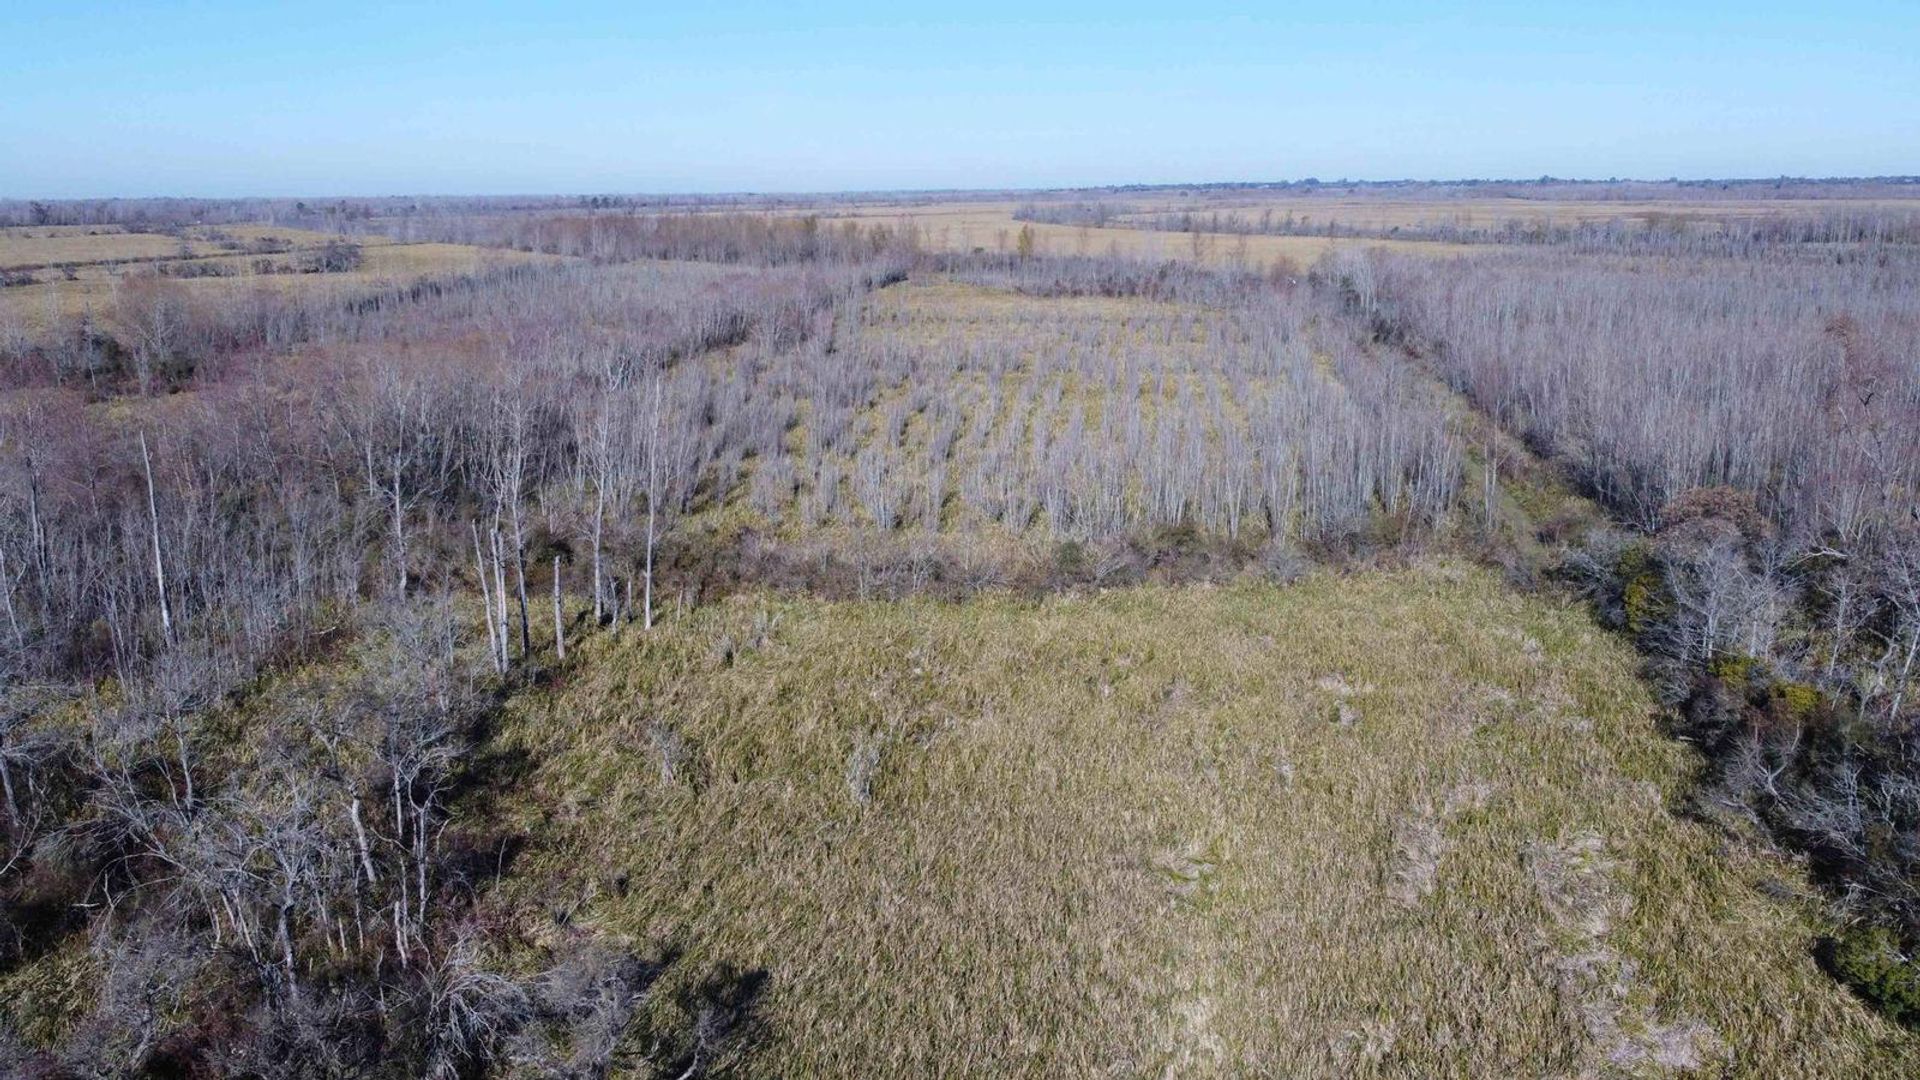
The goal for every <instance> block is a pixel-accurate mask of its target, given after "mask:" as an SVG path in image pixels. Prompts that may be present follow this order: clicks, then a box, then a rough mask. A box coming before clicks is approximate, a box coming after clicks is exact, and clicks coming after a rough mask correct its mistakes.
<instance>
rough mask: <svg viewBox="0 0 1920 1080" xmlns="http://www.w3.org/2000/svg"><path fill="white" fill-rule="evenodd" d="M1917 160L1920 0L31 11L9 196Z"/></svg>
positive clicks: (108, 7) (2, 183)
mask: <svg viewBox="0 0 1920 1080" xmlns="http://www.w3.org/2000/svg"><path fill="white" fill-rule="evenodd" d="M1916 172H1920V4H1916V2H1915V0H1901V2H1896V3H1844V2H1842V3H1832V4H1783V3H1770V2H1768V0H1751V2H1748V3H1738V4H1736V3H1687V2H1685V0H1671V2H1668V3H1661V4H1651V3H1618V4H1606V3H1599V2H1587V3H1560V2H1557V0H1536V2H1533V3H1483V4H1455V5H1443V4H1430V3H1427V4H1423V3H1365V2H1344V3H1343V2H1340V0H1331V2H1329V0H1321V2H1319V3H1313V4H1299V5H1289V4H1269V5H1250V6H1245V7H1237V8H1236V7H1227V6H1223V5H1216V4H1212V3H1208V2H1205V0H1197V2H1189V3H1179V4H1166V3H1158V4H1135V3H1131V2H1128V0H1109V2H1106V3H1098V4H1092V3H1089V4H1054V5H1043V4H1037V3H1032V4H1029V3H1001V2H998V0H984V2H975V3H965V2H963V3H959V4H953V5H943V6H937V7H927V8H924V9H917V8H916V6H914V5H908V4H900V3H890V4H867V3H835V2H830V0H829V2H822V3H812V4H809V3H805V2H800V3H779V4H755V3H729V2H725V0H713V2H705V3H700V2H695V3H675V4H649V3H645V2H624V3H616V2H604V3H599V2H596V3H574V4H555V5H545V6H536V5H530V4H485V3H474V4H464V5H457V4H450V3H449V4H409V3H386V4H363V3H357V2H352V0H343V2H337V3H254V4H241V3H227V2H210V3H119V4H101V3H88V2H61V0H10V2H7V3H4V4H0V196H14V197H23V196H31V197H46V196H54V197H89V196H101V195H114V194H118V195H150V194H204V195H249V194H287V195H328V194H382V193H522V192H607V191H630V192H632V191H655V192H659V191H703V192H704V191H819V190H842V189H874V188H936V187H989V186H991V187H1000V186H1018V187H1033V186H1057V185H1081V184H1107V183H1130V182H1182V181H1202V180H1229V179H1298V178H1302V177H1307V176H1317V177H1320V178H1322V179H1332V178H1336V177H1357V178H1371V179H1381V178H1398V177H1413V178H1421V179H1439V178H1455V177H1468V176H1501V177H1515V176H1538V175H1542V174H1549V173H1550V174H1553V175H1556V176H1577V177H1608V176H1635V177H1666V176H1681V177H1705V176H1773V175H1780V174H1793V175H1861V174H1888V173H1916Z"/></svg>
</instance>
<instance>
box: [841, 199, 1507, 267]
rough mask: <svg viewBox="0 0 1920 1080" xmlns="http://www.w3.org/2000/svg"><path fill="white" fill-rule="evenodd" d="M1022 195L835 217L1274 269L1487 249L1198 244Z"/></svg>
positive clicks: (959, 235)
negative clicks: (1031, 201) (1058, 218)
mask: <svg viewBox="0 0 1920 1080" xmlns="http://www.w3.org/2000/svg"><path fill="white" fill-rule="evenodd" d="M1019 205H1020V204H1019V203H1018V202H953V203H930V204H926V205H922V206H906V207H903V206H898V205H877V204H876V205H869V206H854V207H851V208H848V209H844V210H836V211H835V219H836V220H838V219H841V218H850V219H855V220H859V221H861V222H862V223H865V224H886V225H892V226H895V227H902V226H907V225H911V226H914V227H916V228H918V229H920V231H921V242H922V243H923V244H924V245H925V246H926V247H927V248H928V249H930V250H933V251H956V252H967V251H973V250H975V249H979V250H983V251H990V252H1009V253H1010V252H1012V251H1013V250H1014V249H1015V246H1016V244H1017V242H1018V239H1019V234H1020V229H1021V228H1022V227H1023V226H1030V227H1031V228H1032V229H1033V235H1034V251H1035V252H1036V253H1037V254H1041V255H1109V254H1118V255H1124V256H1127V257H1130V258H1140V259H1155V260H1158V259H1181V260H1191V259H1194V258H1196V256H1197V257H1198V259H1199V261H1201V262H1204V263H1207V264H1209V265H1214V266H1231V265H1241V266H1246V267H1249V268H1252V269H1258V270H1266V269H1269V268H1271V267H1272V266H1273V265H1274V263H1275V262H1276V260H1282V261H1284V263H1285V264H1289V265H1292V266H1296V267H1306V266H1309V265H1311V264H1312V263H1313V262H1315V261H1316V260H1318V259H1319V258H1320V257H1321V256H1323V255H1325V254H1326V253H1327V252H1329V251H1333V250H1336V249H1338V248H1348V247H1359V248H1387V249H1391V250H1396V251H1404V252H1412V253H1416V254H1426V255H1456V254H1464V253H1468V252H1472V251H1476V250H1479V249H1477V248H1473V247H1470V246H1466V245H1458V244H1434V243H1414V242H1410V241H1398V240H1371V239H1337V240H1335V239H1328V238H1326V237H1319V236H1233V235H1227V234H1221V233H1206V234H1203V235H1202V237H1201V240H1200V246H1199V249H1198V250H1197V251H1196V249H1195V245H1194V238H1193V236H1192V235H1191V234H1188V233H1182V232H1166V231H1161V230H1155V229H1131V228H1123V227H1109V228H1091V227H1081V226H1076V225H1051V224H1047V223H1044V222H1032V223H1028V222H1022V221H1016V220H1014V217H1013V212H1014V210H1015V209H1016V208H1017V207H1018V206H1019Z"/></svg>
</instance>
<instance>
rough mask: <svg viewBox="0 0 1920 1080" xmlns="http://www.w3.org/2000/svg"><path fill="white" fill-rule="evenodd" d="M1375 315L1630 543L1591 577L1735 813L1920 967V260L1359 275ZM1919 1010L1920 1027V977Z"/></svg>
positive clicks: (1778, 260) (1808, 256)
mask: <svg viewBox="0 0 1920 1080" xmlns="http://www.w3.org/2000/svg"><path fill="white" fill-rule="evenodd" d="M1345 281H1346V286H1347V288H1348V291H1349V296H1350V299H1351V301H1352V302H1353V303H1354V305H1355V306H1356V308H1357V309H1359V310H1360V312H1361V314H1362V315H1363V316H1364V317H1366V318H1368V319H1370V320H1371V321H1372V322H1373V323H1374V325H1375V328H1376V332H1377V334H1378V335H1379V336H1381V337H1383V338H1388V339H1392V340H1395V341H1398V342H1401V343H1403V344H1405V345H1406V346H1407V347H1408V349H1409V350H1410V351H1411V352H1412V353H1414V354H1416V355H1418V356H1420V357H1421V358H1422V362H1423V363H1425V364H1427V365H1430V366H1431V367H1432V369H1433V370H1435V371H1436V372H1437V373H1438V374H1439V375H1440V376H1441V377H1443V378H1444V379H1446V380H1447V382H1449V383H1450V384H1451V385H1452V386H1453V387H1455V388H1456V389H1458V390H1459V391H1461V392H1463V393H1464V394H1466V395H1467V396H1468V397H1469V398H1470V399H1471V400H1472V401H1473V402H1474V403H1475V404H1476V405H1477V406H1478V407H1479V408H1480V409H1482V410H1484V411H1485V412H1486V413H1488V414H1490V415H1491V416H1493V417H1495V418H1497V419H1498V421H1499V422H1500V423H1501V424H1503V425H1504V426H1505V427H1506V428H1508V429H1509V430H1510V431H1512V432H1513V433H1515V434H1517V435H1519V436H1520V437H1522V438H1524V439H1525V440H1526V442H1527V443H1528V444H1529V445H1531V446H1532V447H1534V448H1536V449H1537V450H1538V451H1539V452H1540V453H1542V454H1544V455H1547V456H1549V457H1550V458H1551V459H1553V460H1554V461H1555V462H1557V463H1559V465H1560V466H1561V467H1562V468H1563V469H1564V470H1565V471H1566V472H1567V474H1569V475H1570V476H1571V477H1573V478H1574V479H1575V480H1576V481H1577V482H1578V483H1579V484H1580V485H1581V486H1582V487H1583V488H1584V489H1585V490H1586V491H1588V492H1590V493H1592V494H1593V495H1594V496H1596V497H1597V498H1598V499H1599V500H1601V501H1602V502H1603V503H1604V505H1605V506H1606V507H1607V508H1609V509H1610V510H1611V511H1612V513H1613V514H1614V516H1615V517H1616V518H1617V519H1618V520H1619V521H1620V523H1621V525H1622V529H1620V530H1617V531H1609V532H1604V533H1602V534H1599V535H1596V536H1593V537H1590V538H1589V539H1588V540H1587V542H1586V545H1585V547H1584V548H1583V549H1582V550H1580V551H1578V552H1576V553H1575V555H1574V556H1573V558H1572V559H1571V560H1570V562H1569V565H1568V566H1567V568H1566V573H1567V574H1568V576H1569V577H1570V578H1571V579H1573V580H1575V581H1576V582H1577V583H1579V584H1580V585H1581V586H1582V587H1583V588H1585V589H1587V590H1589V591H1590V593H1591V594H1592V595H1593V596H1594V597H1595V598H1596V599H1597V600H1598V601H1599V602H1600V603H1601V605H1602V608H1603V610H1604V611H1605V612H1607V613H1608V614H1609V616H1610V617H1611V618H1612V619H1613V621H1614V622H1615V623H1616V624H1618V625H1620V626H1622V627H1624V628H1625V629H1627V630H1628V631H1630V632H1631V633H1633V634H1634V635H1635V636H1636V638H1637V639H1638V640H1639V641H1640V642H1641V643H1642V645H1643V646H1644V647H1645V648H1646V649H1647V650H1648V652H1649V653H1650V654H1651V655H1652V656H1653V657H1654V658H1655V663H1656V668H1657V670H1658V671H1659V673H1660V675H1661V679H1662V683H1663V685H1664V686H1665V688H1666V690H1667V692H1668V694H1669V698H1670V700H1671V701H1672V703H1673V704H1674V706H1675V708H1676V710H1677V711H1678V713H1679V719H1678V720H1677V724H1678V728H1679V731H1680V732H1681V733H1682V734H1684V735H1685V736H1687V737H1688V738H1690V739H1693V740H1695V741H1697V742H1698V743H1700V744H1701V745H1702V746H1703V747H1704V748H1705V749H1706V750H1707V752H1708V754H1709V755H1710V757H1711V760H1712V765H1713V774H1714V775H1713V784H1712V791H1711V796H1710V798H1709V800H1708V802H1710V804H1711V805H1712V806H1713V807H1714V808H1715V809H1716V810H1718V811H1720V812H1723V813H1726V814H1729V815H1733V816H1735V817H1738V818H1743V819H1750V820H1754V821H1757V822H1759V823H1761V824H1763V825H1765V826H1767V827H1768V828H1770V829H1772V830H1773V831H1774V832H1775V833H1776V834H1777V835H1779V836H1781V837H1783V838H1784V839H1786V840H1788V841H1789V842H1790V843H1791V844H1793V845H1794V846H1797V847H1799V848H1801V849H1803V850H1805V851H1807V852H1809V853H1810V854H1811V855H1812V856H1813V859H1814V861H1815V864H1816V867H1817V868H1818V869H1819V870H1820V872H1821V873H1822V874H1824V875H1826V876H1827V878H1828V879H1829V881H1830V882H1832V883H1833V884H1834V886H1835V887H1836V890H1837V893H1838V895H1840V896H1841V897H1842V898H1843V899H1844V901H1845V903H1846V905H1847V906H1848V908H1849V910H1851V911H1853V912H1855V913H1857V914H1860V915H1863V916H1865V917H1868V918H1870V919H1874V920H1879V921H1881V922H1884V923H1887V924H1889V925H1891V926H1892V927H1893V928H1894V932H1895V934H1896V936H1897V940H1889V939H1887V938H1885V937H1884V936H1876V934H1877V932H1876V931H1862V936H1861V939H1860V940H1862V941H1867V942H1871V943H1874V944H1873V945H1872V947H1871V948H1868V947H1866V946H1860V947H1858V948H1855V949H1853V950H1852V951H1851V952H1850V953H1848V954H1847V955H1848V957H1849V960H1848V962H1849V963H1853V964H1855V966H1856V967H1858V968H1860V969H1862V970H1864V971H1866V972H1868V974H1863V975H1862V976H1861V978H1862V980H1863V981H1872V980H1873V979H1874V976H1873V975H1872V974H1871V972H1873V971H1875V970H1879V971H1882V972H1884V971H1885V970H1888V969H1889V966H1891V968H1892V969H1896V970H1897V969H1899V967H1900V965H1899V964H1898V963H1895V962H1894V960H1893V959H1890V958H1897V957H1898V956H1900V955H1901V954H1902V951H1903V950H1904V951H1905V952H1906V953H1907V954H1909V955H1910V954H1911V950H1912V949H1913V947H1914V946H1915V945H1916V944H1920V732H1917V731H1916V727H1915V719H1916V711H1915V700H1914V680H1915V675H1916V663H1917V662H1920V441H1916V439H1915V435H1916V433H1920V305H1916V303H1915V298H1916V297H1920V246H1915V245H1914V244H1912V243H1911V242H1908V241H1905V240H1903V241H1902V242H1897V243H1865V244H1857V245H1836V244H1832V243H1827V242H1824V241H1815V242H1810V243H1798V242H1787V241H1782V242H1770V243H1765V244H1761V245H1758V246H1755V247H1751V248H1745V247H1743V248H1741V249H1738V250H1734V251H1729V250H1723V249H1715V248H1711V247H1710V248H1708V249H1706V250H1704V251H1702V252H1700V253H1697V254H1683V253H1675V252H1669V253H1666V254H1663V255H1662V256H1660V257H1658V258H1633V257H1620V256H1615V255H1591V254H1580V253H1572V252H1562V251H1555V250H1551V249H1548V250H1540V251H1524V252H1514V253H1509V254H1502V255H1498V256H1493V257H1486V258H1475V259H1467V260H1462V261H1458V262H1453V263H1445V264H1441V263H1423V262H1420V261H1417V260H1411V259H1395V258H1386V257H1382V258H1379V259H1376V260H1374V261H1371V262H1366V263H1355V264H1353V266H1352V267H1351V269H1350V273H1349V274H1348V276H1347V277H1346V279H1345ZM1888 984H1889V985H1892V986H1895V987H1896V990H1895V991H1893V992H1892V996H1893V997H1894V998H1896V999H1897V1007H1898V1008H1901V1009H1904V1010H1907V1011H1908V1013H1907V1014H1908V1015H1920V1014H1916V1013H1915V1012H1913V1010H1916V1009H1920V979H1916V977H1915V975H1914V969H1913V967H1912V966H1911V962H1908V963H1907V965H1906V966H1905V968H1904V974H1901V975H1898V976H1897V977H1893V976H1889V977H1888Z"/></svg>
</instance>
